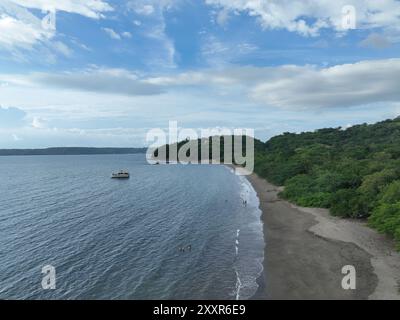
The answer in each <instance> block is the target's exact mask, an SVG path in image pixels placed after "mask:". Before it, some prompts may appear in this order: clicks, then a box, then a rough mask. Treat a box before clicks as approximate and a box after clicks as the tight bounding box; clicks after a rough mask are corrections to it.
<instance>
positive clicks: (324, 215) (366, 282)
mask: <svg viewBox="0 0 400 320" xmlns="http://www.w3.org/2000/svg"><path fill="white" fill-rule="evenodd" d="M248 179H249V181H250V182H251V184H252V185H253V187H254V189H255V190H256V191H257V193H258V197H259V199H260V209H261V210H262V212H263V214H262V220H263V222H264V237H265V243H266V246H265V259H264V272H263V275H262V276H261V277H260V278H259V279H258V282H259V285H260V287H259V290H258V292H257V294H256V295H255V296H254V299H399V298H400V295H399V291H398V282H397V281H398V280H399V278H398V277H400V272H399V271H400V256H399V255H398V253H396V252H394V250H393V245H392V243H390V241H387V240H386V239H385V237H383V236H381V235H378V234H377V233H376V232H375V231H373V230H371V229H369V228H368V227H366V226H365V225H363V224H362V223H359V222H354V221H351V220H343V219H337V218H334V217H331V216H330V215H329V213H328V212H327V210H323V209H309V208H299V207H296V206H294V205H292V204H291V203H289V202H287V201H284V200H281V199H279V198H278V192H279V188H278V187H276V186H274V185H272V184H270V183H268V182H267V181H265V180H264V179H261V178H259V177H258V176H257V175H255V174H252V175H251V176H248ZM342 240H343V241H342ZM345 265H352V266H354V267H355V268H356V272H357V288H356V290H344V289H343V288H342V285H341V283H342V279H343V277H344V275H343V274H342V272H341V271H342V268H343V266H345Z"/></svg>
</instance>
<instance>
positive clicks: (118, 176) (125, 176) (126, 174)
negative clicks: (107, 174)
mask: <svg viewBox="0 0 400 320" xmlns="http://www.w3.org/2000/svg"><path fill="white" fill-rule="evenodd" d="M111 178H112V179H129V172H128V171H123V170H121V171H120V172H117V173H113V174H112V175H111Z"/></svg>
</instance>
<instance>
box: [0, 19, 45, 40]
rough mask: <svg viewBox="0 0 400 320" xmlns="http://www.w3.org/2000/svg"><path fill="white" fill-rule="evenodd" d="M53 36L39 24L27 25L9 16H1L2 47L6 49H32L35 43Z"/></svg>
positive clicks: (0, 35)
mask: <svg viewBox="0 0 400 320" xmlns="http://www.w3.org/2000/svg"><path fill="white" fill-rule="evenodd" d="M52 36H53V33H52V32H49V31H48V30H44V29H42V28H41V27H39V26H38V24H31V23H25V22H23V21H21V20H17V19H15V18H13V17H10V16H7V15H4V14H3V15H0V45H1V46H3V47H6V48H14V47H17V48H30V47H32V46H33V45H34V44H35V43H37V42H40V41H45V40H47V39H49V38H51V37H52Z"/></svg>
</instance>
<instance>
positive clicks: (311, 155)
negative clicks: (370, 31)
mask: <svg viewBox="0 0 400 320" xmlns="http://www.w3.org/2000/svg"><path fill="white" fill-rule="evenodd" d="M205 140H208V142H209V143H210V144H211V138H209V139H203V140H197V141H190V143H195V145H197V146H198V148H199V152H198V154H199V155H200V147H201V145H202V144H204V141H205ZM224 141H225V137H220V142H221V153H220V160H221V161H223V160H224V159H223V157H224ZM245 141H246V139H244V137H243V144H242V146H243V150H242V151H243V153H244V152H245V150H246V148H245ZM188 142H189V140H185V141H182V142H180V143H178V146H177V149H178V150H180V148H182V147H183V146H184V145H185V144H187V143H188ZM162 148H166V151H167V154H168V150H169V148H170V146H169V145H166V146H163V147H162ZM254 148H255V169H254V170H255V172H256V173H257V174H258V175H259V176H260V177H262V178H265V179H267V180H268V181H269V182H271V183H274V184H276V185H279V186H284V187H285V188H284V191H283V192H281V193H280V196H281V197H283V198H284V199H287V200H289V201H291V202H293V203H295V204H297V205H300V206H304V207H318V208H328V209H330V212H331V213H332V214H333V215H335V216H339V217H343V218H357V219H366V220H367V221H368V224H369V225H370V226H371V227H373V228H375V229H376V230H378V231H379V232H381V233H385V234H387V235H389V236H391V237H393V238H394V239H395V240H396V242H397V246H398V248H399V249H400V117H399V118H396V119H393V120H386V121H383V122H379V123H376V124H372V125H368V124H361V125H355V126H352V127H349V128H327V129H320V130H316V131H314V132H303V133H300V134H295V133H284V134H282V135H279V136H276V137H273V138H272V139H270V140H269V141H267V142H265V143H264V142H262V141H260V140H257V139H255V140H254ZM157 152H158V150H156V153H157ZM209 157H210V158H211V157H212V152H211V149H210V152H209ZM199 160H200V157H199Z"/></svg>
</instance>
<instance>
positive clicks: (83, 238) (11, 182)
mask: <svg viewBox="0 0 400 320" xmlns="http://www.w3.org/2000/svg"><path fill="white" fill-rule="evenodd" d="M120 169H127V170H129V172H130V173H131V178H130V179H129V180H113V179H111V178H110V176H111V173H112V172H113V171H118V170H120ZM245 201H246V202H247V204H246V203H244V202H245ZM258 207H259V200H258V198H257V196H256V193H255V191H254V190H253V188H252V186H251V185H250V183H249V182H248V181H247V179H245V178H244V177H239V176H236V175H235V174H234V173H233V171H232V169H230V168H228V167H226V166H223V165H156V166H151V165H149V164H147V162H146V160H145V155H90V156H21V157H0V299H232V300H235V299H248V298H251V297H252V296H253V295H254V294H255V292H256V290H257V282H256V279H257V278H258V277H259V275H260V274H261V272H262V261H263V250H264V239H263V234H262V223H261V220H260V214H261V212H260V210H259V209H258ZM189 246H190V247H191V248H190V247H189ZM181 248H184V249H185V251H182V250H181ZM46 265H51V266H53V267H54V268H55V270H56V274H55V276H56V277H55V279H56V288H55V289H54V290H51V289H50V290H44V289H43V287H42V280H43V277H45V276H46V275H45V274H42V268H43V267H44V266H46Z"/></svg>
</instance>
